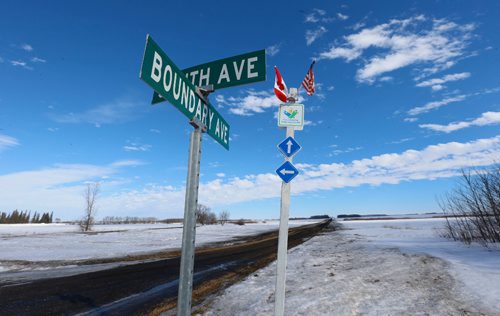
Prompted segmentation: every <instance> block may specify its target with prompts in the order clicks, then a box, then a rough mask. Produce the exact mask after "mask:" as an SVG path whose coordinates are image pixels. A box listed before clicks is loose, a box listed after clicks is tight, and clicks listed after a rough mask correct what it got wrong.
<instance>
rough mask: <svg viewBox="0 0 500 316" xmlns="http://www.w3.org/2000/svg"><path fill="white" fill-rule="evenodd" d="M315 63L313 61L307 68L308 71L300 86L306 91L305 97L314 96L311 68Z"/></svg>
mask: <svg viewBox="0 0 500 316" xmlns="http://www.w3.org/2000/svg"><path fill="white" fill-rule="evenodd" d="M315 63H316V61H315V60H313V62H312V64H311V67H309V71H308V72H307V74H306V77H305V78H304V80H302V86H303V87H304V89H306V92H307V95H313V94H314V72H313V66H314V64H315Z"/></svg>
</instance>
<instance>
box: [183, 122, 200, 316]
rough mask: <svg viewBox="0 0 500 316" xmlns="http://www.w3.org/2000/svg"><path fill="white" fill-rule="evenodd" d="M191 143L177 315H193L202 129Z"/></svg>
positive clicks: (194, 133)
mask: <svg viewBox="0 0 500 316" xmlns="http://www.w3.org/2000/svg"><path fill="white" fill-rule="evenodd" d="M193 126H194V130H193V131H192V132H191V138H190V141H189V160H188V176H187V183H186V201H185V204H184V225H183V228H182V254H181V271H180V276H179V294H178V296H177V315H191V296H192V295H191V293H192V290H193V267H194V249H195V246H194V244H195V236H196V206H197V205H198V183H199V179H200V159H201V139H202V127H200V126H197V125H196V123H194V124H193Z"/></svg>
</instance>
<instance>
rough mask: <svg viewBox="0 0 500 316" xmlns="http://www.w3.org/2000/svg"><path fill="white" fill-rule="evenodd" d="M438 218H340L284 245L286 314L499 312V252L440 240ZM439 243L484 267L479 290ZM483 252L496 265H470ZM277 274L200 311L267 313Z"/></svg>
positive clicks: (257, 277)
mask: <svg viewBox="0 0 500 316" xmlns="http://www.w3.org/2000/svg"><path fill="white" fill-rule="evenodd" d="M442 223H443V221H442V220H441V221H439V220H422V221H414V220H406V221H363V222H361V221H356V222H346V224H345V226H346V227H347V228H348V229H349V230H343V231H336V232H327V233H323V234H322V235H320V236H317V237H314V238H312V239H310V240H309V241H307V242H306V243H304V244H302V245H300V246H298V247H296V248H294V249H292V250H290V251H289V255H288V268H287V269H288V270H287V290H286V307H285V314H286V315H470V314H472V315H500V312H499V311H500V309H499V308H498V303H499V302H498V297H500V296H498V295H497V294H495V293H498V291H499V289H500V278H499V274H498V273H499V272H500V264H499V263H500V261H498V260H497V259H498V258H499V255H500V254H499V252H498V251H497V250H492V251H488V250H487V249H483V248H481V247H476V246H472V247H464V246H463V245H462V244H460V243H456V242H451V241H447V240H443V239H441V238H440V237H439V236H438V235H437V234H436V233H435V231H434V228H436V227H441V224H442ZM437 243H442V244H441V246H442V247H443V248H441V249H440V248H439V247H438V246H436V245H437ZM431 245H432V246H431ZM427 250H429V251H430V252H432V255H431V254H428V252H427ZM444 250H447V252H445V253H447V254H453V255H454V256H455V257H454V258H455V259H457V260H458V258H461V259H462V260H460V261H459V262H460V263H461V264H462V265H463V266H462V267H467V268H468V269H469V270H475V269H478V268H479V269H481V268H486V269H488V270H485V271H488V273H490V275H489V276H490V277H491V278H492V281H491V282H487V283H483V284H482V286H484V288H482V289H479V290H478V289H477V288H476V287H474V286H471V285H470V284H469V283H466V282H464V279H463V278H461V277H459V274H460V269H459V268H457V267H456V266H455V263H454V262H452V261H450V260H448V259H447V258H448V257H447V255H444V256H441V257H439V256H437V254H439V253H440V252H442V251H444ZM469 250H470V251H471V252H472V254H470V253H469V252H467V251H469ZM450 256H451V255H450ZM441 258H442V259H441ZM450 258H451V257H450ZM469 259H470V260H469ZM482 259H484V261H486V262H490V263H494V262H495V261H496V262H497V264H496V265H494V264H492V265H489V264H487V265H486V267H481V266H480V265H475V264H476V263H478V262H480V261H481V260H482ZM490 269H491V270H490ZM275 273H276V265H275V264H272V265H270V266H268V267H266V268H263V269H260V270H258V271H257V272H255V273H254V274H253V275H251V276H249V277H247V278H246V279H245V280H244V281H243V282H240V283H238V284H235V285H233V286H231V287H229V288H227V289H226V290H225V291H223V293H221V294H220V295H219V296H217V297H216V298H212V299H211V300H209V301H208V302H206V305H207V307H208V309H207V311H206V312H205V314H204V315H207V316H208V315H272V314H273V311H274V290H275V278H276V274H275ZM467 273H468V272H467ZM467 273H466V274H467ZM478 273H479V274H480V273H484V271H480V272H478ZM475 276H477V275H475ZM478 282H481V279H479V281H478ZM489 293H490V294H489ZM495 300H496V301H495Z"/></svg>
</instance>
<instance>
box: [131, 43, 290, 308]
mask: <svg viewBox="0 0 500 316" xmlns="http://www.w3.org/2000/svg"><path fill="white" fill-rule="evenodd" d="M139 77H140V78H141V79H142V80H144V81H145V82H146V83H147V84H148V85H150V86H151V87H152V88H153V90H154V94H153V104H154V103H159V102H162V101H168V102H170V104H172V105H173V106H175V107H176V108H177V109H178V110H179V111H180V112H182V113H183V114H184V115H185V116H186V117H187V118H188V119H189V120H190V124H191V125H192V126H193V127H194V130H193V132H192V133H191V138H190V142H189V161H188V175H187V181H186V201H185V204H184V226H183V229H182V255H181V266H180V276H179V293H178V297H177V315H180V316H188V315H191V301H192V290H193V267H194V253H195V235H196V207H197V206H198V186H199V180H200V158H201V140H202V133H204V132H206V133H207V134H208V135H209V136H210V137H212V138H213V139H214V140H215V141H216V142H218V143H219V144H221V145H222V146H223V147H224V148H226V149H227V150H229V139H230V138H229V124H228V123H227V122H226V121H225V120H224V118H223V117H222V116H221V115H220V114H219V112H217V110H216V109H215V107H214V106H212V105H211V104H210V102H209V101H208V94H209V93H210V92H213V91H214V90H215V89H216V88H226V87H232V86H237V85H242V84H248V83H254V82H258V81H264V80H266V52H265V50H259V51H255V52H251V53H247V54H242V55H237V56H233V57H229V58H224V59H220V60H216V61H213V62H210V63H206V64H202V65H198V66H193V67H190V68H187V69H184V70H183V71H181V70H180V69H179V67H177V66H176V65H175V64H174V62H173V61H172V60H171V59H170V57H168V56H167V54H166V53H165V52H164V51H163V50H162V49H161V48H160V46H158V44H156V42H155V41H154V40H153V39H152V38H151V36H149V35H147V37H146V47H145V49H144V57H143V60H142V65H141V71H140V74H139ZM285 173H286V172H285ZM289 176H290V175H289Z"/></svg>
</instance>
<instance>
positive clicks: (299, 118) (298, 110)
mask: <svg viewBox="0 0 500 316" xmlns="http://www.w3.org/2000/svg"><path fill="white" fill-rule="evenodd" d="M278 126H279V127H295V129H302V128H303V127H304V105H303V104H281V105H280V109H279V112H278Z"/></svg>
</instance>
